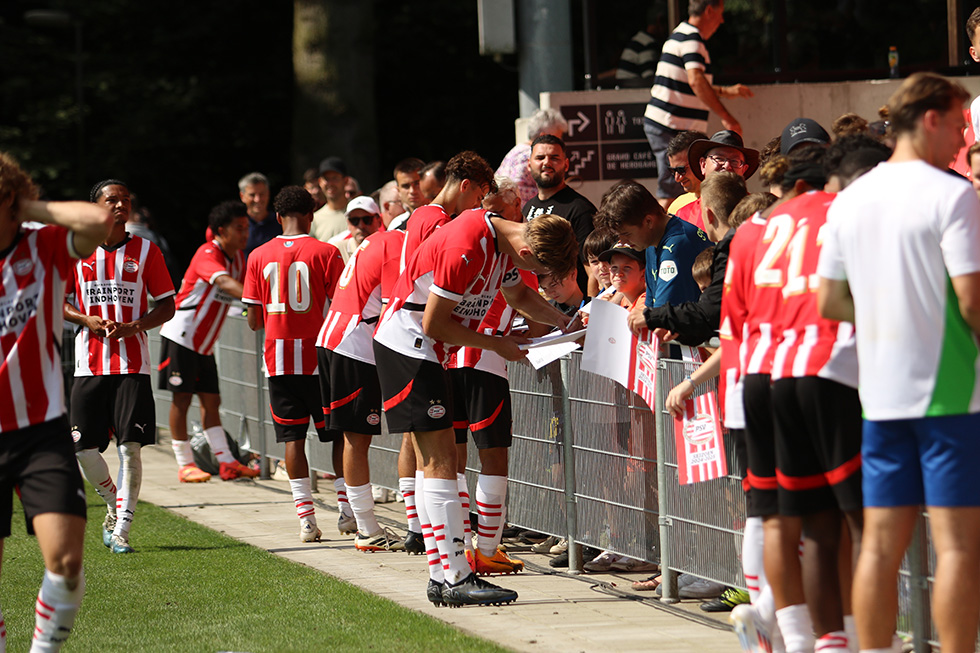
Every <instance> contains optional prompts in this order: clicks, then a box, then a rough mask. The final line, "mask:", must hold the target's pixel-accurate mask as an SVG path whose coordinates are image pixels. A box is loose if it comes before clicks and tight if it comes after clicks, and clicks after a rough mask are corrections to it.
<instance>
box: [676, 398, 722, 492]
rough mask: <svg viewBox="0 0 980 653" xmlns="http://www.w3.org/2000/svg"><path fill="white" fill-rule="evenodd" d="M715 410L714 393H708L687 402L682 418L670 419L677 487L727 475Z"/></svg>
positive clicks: (719, 424)
mask: <svg viewBox="0 0 980 653" xmlns="http://www.w3.org/2000/svg"><path fill="white" fill-rule="evenodd" d="M717 407H718V401H717V399H716V397H715V393H714V392H709V393H706V394H703V395H701V396H699V397H695V398H693V399H688V400H687V402H686V406H685V410H684V415H683V416H681V417H675V418H674V438H675V442H676V444H677V475H678V480H679V482H680V484H681V485H689V484H691V483H700V482H702V481H710V480H712V479H715V478H721V477H722V476H725V475H726V474H728V463H727V461H726V460H725V446H724V443H723V441H722V435H721V422H720V421H719V420H718V408H717Z"/></svg>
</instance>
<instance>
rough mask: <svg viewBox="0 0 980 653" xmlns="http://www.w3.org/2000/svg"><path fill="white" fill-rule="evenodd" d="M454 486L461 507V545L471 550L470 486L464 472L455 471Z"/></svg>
mask: <svg viewBox="0 0 980 653" xmlns="http://www.w3.org/2000/svg"><path fill="white" fill-rule="evenodd" d="M456 488H457V490H458V491H459V503H460V506H461V507H462V509H463V546H465V547H466V549H467V550H468V551H470V552H472V551H473V529H472V528H471V527H470V486H469V485H468V484H467V483H466V474H460V473H458V472H457V474H456ZM464 555H465V554H464Z"/></svg>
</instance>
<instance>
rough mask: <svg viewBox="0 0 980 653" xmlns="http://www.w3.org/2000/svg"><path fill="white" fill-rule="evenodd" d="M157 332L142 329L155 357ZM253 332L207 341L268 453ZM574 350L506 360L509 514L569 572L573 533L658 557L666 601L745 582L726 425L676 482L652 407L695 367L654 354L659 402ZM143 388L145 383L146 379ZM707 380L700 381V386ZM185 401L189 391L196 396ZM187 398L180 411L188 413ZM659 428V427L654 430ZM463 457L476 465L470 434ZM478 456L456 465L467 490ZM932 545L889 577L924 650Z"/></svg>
mask: <svg viewBox="0 0 980 653" xmlns="http://www.w3.org/2000/svg"><path fill="white" fill-rule="evenodd" d="M159 343H160V339H159V335H158V334H157V332H154V333H153V334H152V335H151V338H150V347H151V356H152V359H153V360H156V359H157V352H158V351H159ZM261 351H262V335H261V333H253V332H252V331H251V330H249V328H248V325H247V323H246V321H245V319H244V317H241V316H235V315H232V316H229V318H228V320H227V322H226V324H225V326H224V329H223V331H222V334H221V338H220V340H219V342H218V345H217V347H216V350H215V356H216V359H217V364H218V373H219V380H220V383H221V401H222V404H221V414H222V423H223V424H224V427H225V429H226V430H227V431H228V432H229V433H231V434H232V435H233V436H234V437H235V438H236V439H237V440H238V442H239V445H240V446H241V447H243V448H245V449H248V450H250V451H253V452H255V453H258V454H260V455H261V456H262V457H263V459H265V460H266V465H264V466H263V469H264V470H265V473H268V467H267V461H268V459H279V460H281V459H282V458H283V457H284V447H283V445H281V444H277V443H276V441H275V434H274V431H273V427H272V422H271V418H270V417H269V415H268V410H267V406H268V384H267V382H266V379H265V378H264V376H263V374H262V367H261V366H262V356H261ZM580 363H581V356H580V354H579V353H578V352H574V353H573V354H571V355H570V356H566V357H564V358H562V359H560V360H558V361H556V362H554V363H552V364H550V365H548V366H546V367H545V368H543V369H541V370H534V369H533V368H532V367H530V366H529V365H526V364H524V363H512V364H510V365H509V378H510V387H511V398H512V401H513V416H514V425H513V432H514V443H513V446H512V448H511V452H510V466H509V474H508V499H507V521H508V523H510V524H514V525H517V526H521V527H525V528H529V529H533V530H535V531H539V532H542V533H547V534H551V535H557V536H560V537H567V538H568V540H569V542H571V543H573V550H572V551H571V553H572V555H571V556H570V570H571V571H573V572H574V571H580V568H579V567H578V565H577V563H578V560H577V559H576V555H575V552H576V551H575V550H574V549H575V548H577V547H576V545H575V543H577V544H582V545H588V546H593V547H596V548H600V549H606V550H611V551H613V552H615V553H619V554H621V555H625V556H629V557H631V558H637V559H642V560H648V561H651V562H656V563H658V564H660V565H661V568H662V570H663V573H664V591H663V600H664V601H668V602H670V601H676V600H677V598H676V597H677V585H676V577H677V575H678V574H680V573H690V574H693V575H695V576H698V577H701V578H707V579H710V580H714V581H717V582H719V583H723V584H725V585H731V586H735V587H744V578H743V576H742V570H741V562H740V560H741V549H742V529H743V527H744V524H745V500H744V495H743V493H742V487H741V483H742V479H741V477H740V476H738V475H735V474H734V473H731V472H733V471H734V470H735V469H738V466H737V464H736V460H735V450H734V447H733V444H732V442H731V441H730V440H731V439H730V438H727V437H726V439H725V453H726V456H727V459H728V469H729V472H730V473H729V474H728V475H727V476H725V477H723V478H720V479H716V480H713V481H708V482H703V483H694V484H692V485H680V484H679V481H678V470H677V451H676V447H675V444H674V442H675V441H674V421H673V419H672V418H671V417H670V415H669V414H668V413H666V411H665V410H664V408H663V401H664V398H665V396H666V394H667V392H668V391H669V390H670V389H671V388H672V387H674V386H675V385H676V384H677V383H679V382H680V381H681V380H682V379H683V378H684V376H685V375H687V374H689V373H690V372H691V371H692V370H693V365H692V364H691V363H685V362H682V361H676V360H669V359H667V360H661V361H660V363H659V373H658V378H657V384H658V385H657V393H656V394H657V405H656V406H654V407H653V410H651V409H650V407H648V406H647V405H646V404H645V403H644V402H643V400H642V399H641V398H640V397H639V396H638V395H636V394H634V393H632V392H629V391H627V390H625V389H623V388H621V387H620V386H618V385H616V384H615V383H613V382H612V381H609V380H607V379H605V378H602V377H599V376H596V375H593V374H591V373H589V372H586V371H584V370H582V369H581V366H580ZM154 387H155V383H154ZM713 390H715V385H714V383H713V382H712V383H705V384H702V385H701V386H699V388H698V394H702V393H705V392H710V391H713ZM154 399H155V401H156V407H157V423H158V425H159V426H162V427H166V426H167V415H168V412H169V408H170V395H169V393H167V392H163V391H159V390H154ZM195 405H196V403H195ZM193 410H194V409H192V412H191V416H192V418H193V415H194V413H193ZM657 434H660V437H659V438H658V437H657ZM469 446H470V454H469V461H470V463H472V464H476V465H478V456H477V453H476V450H475V448H474V447H473V444H472V442H471V443H470V445H469ZM399 448H400V437H399V436H397V435H390V434H388V432H387V428H386V427H385V426H384V420H382V435H381V436H378V437H376V438H374V442H373V444H372V446H371V449H370V454H369V461H370V465H371V482H372V483H373V484H375V485H377V486H379V487H386V488H390V489H397V487H398V472H397V460H398V451H399ZM307 454H308V457H309V461H310V467H311V469H313V470H318V471H332V462H331V460H332V459H331V450H330V446H329V445H325V444H321V443H320V442H319V441H318V440H317V439H316V437H315V435H314V434H313V432H312V429H311V438H310V439H308V440H307ZM477 473H478V467H472V466H468V467H467V477H468V480H469V482H470V488H471V493H470V494H471V496H474V492H473V490H474V488H475V483H476V475H477ZM934 569H935V554H934V552H933V550H932V543H931V539H930V538H929V535H928V524H927V521H926V520H925V519H923V520H922V521H921V523H920V526H919V528H918V529H917V534H916V537H915V538H914V541H913V544H912V546H911V547H910V549H909V552H908V554H907V556H906V560H905V564H904V565H903V569H902V575H901V577H900V579H899V598H900V601H899V620H898V627H899V631H900V632H903V633H906V634H910V635H911V636H912V639H913V642H914V645H915V651H916V652H917V653H924V652H925V651H929V650H930V644H932V645H935V644H936V642H935V641H932V633H934V632H935V627H934V625H933V622H932V619H931V616H930V613H929V597H930V592H931V587H932V574H933V570H934Z"/></svg>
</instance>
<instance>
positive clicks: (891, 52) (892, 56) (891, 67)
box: [888, 45, 898, 79]
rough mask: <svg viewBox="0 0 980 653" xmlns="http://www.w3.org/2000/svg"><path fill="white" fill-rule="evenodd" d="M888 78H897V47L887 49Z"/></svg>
mask: <svg viewBox="0 0 980 653" xmlns="http://www.w3.org/2000/svg"><path fill="white" fill-rule="evenodd" d="M888 76H889V77H891V78H892V79H896V78H898V47H897V46H894V45H893V46H891V47H890V48H888Z"/></svg>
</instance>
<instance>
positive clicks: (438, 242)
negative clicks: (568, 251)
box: [374, 209, 522, 366]
mask: <svg viewBox="0 0 980 653" xmlns="http://www.w3.org/2000/svg"><path fill="white" fill-rule="evenodd" d="M498 219H499V218H498ZM513 269H514V264H513V262H512V261H511V260H510V257H509V256H507V255H504V254H501V253H500V251H499V250H498V248H497V232H496V229H494V226H493V223H492V222H491V214H490V212H489V211H484V210H483V209H471V210H467V211H464V212H463V213H461V214H460V215H459V217H457V218H455V219H454V220H452V221H451V222H449V223H448V224H446V225H445V226H443V227H441V228H440V229H438V230H437V231H436V232H435V233H434V234H432V235H431V236H430V237H429V238H428V239H427V240H425V241H424V242H423V243H422V244H421V245H420V246H419V248H418V249H417V250H416V251H415V254H414V255H413V256H412V259H411V260H410V261H409V263H408V267H407V268H406V269H405V271H404V272H403V273H402V275H401V276H400V277H399V278H398V281H397V283H396V284H395V288H394V290H393V291H392V296H391V301H390V302H389V304H388V306H387V307H386V308H385V310H384V312H383V313H382V315H381V320H380V323H379V325H378V329H377V331H376V332H375V334H374V338H375V340H377V341H378V342H380V343H381V344H382V345H384V346H385V347H387V348H389V349H391V350H394V351H397V352H399V353H401V354H404V355H405V356H409V357H411V358H418V359H424V360H429V361H432V362H435V363H441V364H442V365H443V366H445V365H446V364H447V362H448V360H449V355H450V354H451V353H452V352H453V351H455V350H456V349H458V347H457V346H454V345H449V344H447V343H445V342H442V341H438V340H433V339H431V338H429V337H428V336H427V335H425V333H424V332H423V330H422V313H423V311H424V310H425V304H426V302H427V301H428V299H429V293H434V294H435V295H437V296H439V297H442V298H444V299H448V300H450V301H454V302H457V304H456V306H455V308H454V309H453V313H452V318H453V319H454V320H456V321H457V322H459V323H460V324H462V325H463V326H465V327H466V328H468V329H471V330H473V331H476V330H477V329H478V328H479V326H480V323H481V322H482V321H483V318H484V317H485V316H486V314H487V312H488V311H489V310H490V305H491V304H492V303H493V300H494V298H495V297H496V295H497V291H498V290H500V287H501V285H507V286H514V285H517V284H519V283H522V281H521V277H520V275H519V274H513V273H511V270H513Z"/></svg>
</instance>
